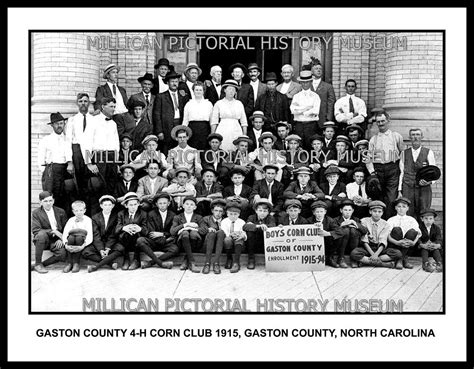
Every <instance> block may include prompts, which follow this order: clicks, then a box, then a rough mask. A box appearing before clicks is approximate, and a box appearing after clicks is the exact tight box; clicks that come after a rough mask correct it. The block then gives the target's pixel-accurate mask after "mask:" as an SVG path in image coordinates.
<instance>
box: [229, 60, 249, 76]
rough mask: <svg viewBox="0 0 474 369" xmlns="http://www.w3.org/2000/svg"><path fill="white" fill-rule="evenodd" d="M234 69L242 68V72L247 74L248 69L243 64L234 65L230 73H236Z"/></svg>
mask: <svg viewBox="0 0 474 369" xmlns="http://www.w3.org/2000/svg"><path fill="white" fill-rule="evenodd" d="M234 68H240V69H242V71H243V72H244V73H245V74H247V68H245V65H243V64H242V63H234V64H232V65H231V66H230V67H229V73H232V72H233V71H234Z"/></svg>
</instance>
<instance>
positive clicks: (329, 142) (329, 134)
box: [323, 122, 336, 154]
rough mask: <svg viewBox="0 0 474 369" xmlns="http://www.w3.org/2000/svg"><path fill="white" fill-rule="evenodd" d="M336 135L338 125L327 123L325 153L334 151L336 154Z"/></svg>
mask: <svg viewBox="0 0 474 369" xmlns="http://www.w3.org/2000/svg"><path fill="white" fill-rule="evenodd" d="M335 134H336V124H335V123H334V122H325V123H324V125H323V138H324V142H323V151H324V152H326V153H327V152H328V151H332V152H333V153H334V154H335V153H336V140H335V138H334V135H335Z"/></svg>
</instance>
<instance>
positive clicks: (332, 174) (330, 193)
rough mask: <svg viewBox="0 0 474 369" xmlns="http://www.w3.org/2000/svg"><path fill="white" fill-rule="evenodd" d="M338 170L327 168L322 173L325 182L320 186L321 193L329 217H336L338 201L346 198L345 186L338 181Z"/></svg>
mask: <svg viewBox="0 0 474 369" xmlns="http://www.w3.org/2000/svg"><path fill="white" fill-rule="evenodd" d="M339 174H340V170H339V169H338V168H337V167H336V166H334V165H331V166H329V167H328V168H327V169H326V170H325V171H324V176H325V177H326V179H327V182H322V183H321V184H320V188H321V191H323V193H324V199H325V200H324V201H325V202H326V205H327V207H326V209H327V212H328V214H329V215H330V216H337V206H338V204H339V202H340V201H342V200H344V199H346V198H347V195H346V185H345V184H344V183H342V182H340V181H339Z"/></svg>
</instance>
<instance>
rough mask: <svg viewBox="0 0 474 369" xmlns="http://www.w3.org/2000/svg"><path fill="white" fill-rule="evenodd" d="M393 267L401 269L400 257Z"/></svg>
mask: <svg viewBox="0 0 474 369" xmlns="http://www.w3.org/2000/svg"><path fill="white" fill-rule="evenodd" d="M395 269H403V262H402V259H398V260H397V264H395Z"/></svg>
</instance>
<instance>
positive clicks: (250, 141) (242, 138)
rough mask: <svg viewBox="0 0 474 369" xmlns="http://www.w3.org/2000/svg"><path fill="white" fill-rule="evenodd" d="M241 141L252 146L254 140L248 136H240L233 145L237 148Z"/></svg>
mask: <svg viewBox="0 0 474 369" xmlns="http://www.w3.org/2000/svg"><path fill="white" fill-rule="evenodd" d="M240 141H246V142H248V144H249V145H252V144H253V141H252V139H251V138H249V136H247V135H240V136H239V137H237V138H236V139H235V140H234V141H232V143H233V144H234V145H235V146H237V145H238V144H239V142H240Z"/></svg>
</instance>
